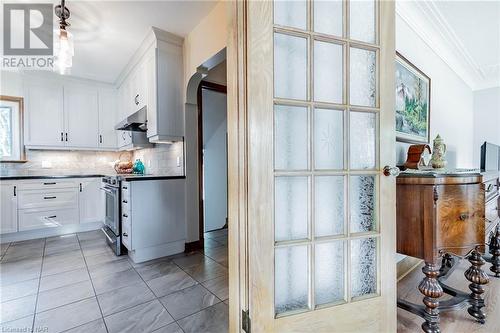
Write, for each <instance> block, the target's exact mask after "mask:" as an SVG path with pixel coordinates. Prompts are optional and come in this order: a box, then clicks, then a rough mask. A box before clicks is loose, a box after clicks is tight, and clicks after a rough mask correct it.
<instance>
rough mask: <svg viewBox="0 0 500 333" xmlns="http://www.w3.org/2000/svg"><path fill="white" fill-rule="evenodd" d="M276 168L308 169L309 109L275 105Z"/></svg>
mask: <svg viewBox="0 0 500 333" xmlns="http://www.w3.org/2000/svg"><path fill="white" fill-rule="evenodd" d="M274 110H275V111H274V112H275V113H274V138H275V139H274V140H275V142H274V167H275V168H276V169H284V170H297V169H307V161H308V159H307V146H308V142H309V140H308V136H307V128H308V126H307V108H304V107H295V106H284V105H275V107H274Z"/></svg>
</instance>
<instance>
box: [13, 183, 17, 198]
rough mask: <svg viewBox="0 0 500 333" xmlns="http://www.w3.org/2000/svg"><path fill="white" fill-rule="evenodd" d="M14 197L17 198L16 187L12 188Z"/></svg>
mask: <svg viewBox="0 0 500 333" xmlns="http://www.w3.org/2000/svg"><path fill="white" fill-rule="evenodd" d="M14 196H15V197H16V196H17V186H14Z"/></svg>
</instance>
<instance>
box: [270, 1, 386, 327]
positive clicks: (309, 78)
mask: <svg viewBox="0 0 500 333" xmlns="http://www.w3.org/2000/svg"><path fill="white" fill-rule="evenodd" d="M313 6H314V5H313V3H312V1H308V2H307V16H306V17H307V23H306V26H307V30H301V29H297V28H293V27H286V26H282V25H277V24H275V26H274V34H275V35H276V34H284V35H291V36H297V37H301V38H305V39H306V40H307V59H306V63H307V75H306V96H307V98H306V99H305V100H298V99H293V98H286V97H276V96H275V98H274V104H275V106H287V105H288V106H298V107H306V108H307V113H308V116H307V128H308V131H307V139H308V141H309V147H308V152H307V159H308V161H307V165H308V169H307V170H287V169H277V168H276V169H275V172H274V174H275V179H277V178H278V177H286V176H288V177H291V176H302V177H307V180H308V204H307V207H308V221H307V225H308V230H307V235H308V236H307V238H301V239H295V240H284V241H277V242H275V248H276V249H285V248H290V247H294V246H306V247H307V255H308V265H307V266H308V267H307V268H306V269H307V270H308V272H309V274H308V280H309V290H308V306H307V308H295V309H293V308H292V309H290V310H291V311H288V310H287V309H285V311H283V312H282V311H280V310H279V309H276V310H278V311H276V312H277V317H280V316H283V315H291V314H294V313H297V312H304V311H310V310H314V309H317V308H323V307H330V306H333V305H338V304H343V303H346V302H351V301H356V300H360V299H365V298H370V297H374V296H376V295H378V294H379V285H380V281H379V279H378V277H379V276H380V275H379V270H380V267H379V266H380V265H379V247H380V244H379V238H380V237H379V219H378V210H379V172H378V171H377V170H376V169H377V166H378V165H379V142H378V133H379V117H378V112H379V105H380V104H379V98H380V96H379V58H380V57H379V52H380V51H379V46H378V28H376V29H375V30H376V31H375V40H376V41H377V43H376V44H369V43H365V42H360V41H353V40H350V39H349V38H347V37H346V36H347V35H348V33H349V27H348V24H349V22H348V19H347V13H348V11H349V4H348V2H346V1H344V2H343V12H344V18H343V35H342V36H333V35H327V34H324V33H317V32H314V31H312V27H313V26H314V22H313V17H312V15H311V13H313ZM375 8H376V9H375V22H376V27H378V6H375ZM316 41H320V42H326V43H332V44H333V45H341V46H342V50H343V51H342V54H343V59H342V64H343V72H342V80H343V83H342V85H343V89H342V101H341V102H339V103H333V102H322V101H315V100H314V76H313V74H314V43H315V42H316ZM351 48H356V49H357V50H366V51H374V52H375V96H374V100H375V101H374V105H372V106H357V105H351V104H350V102H349V100H350V95H349V93H350V87H349V82H350V81H349V79H350V78H349V76H350V75H349V71H350V63H349V58H350V50H351ZM275 61H276V59H275ZM275 91H276V90H275ZM315 109H326V110H332V111H336V112H342V114H343V116H342V118H343V119H342V122H343V143H342V148H343V166H344V168H343V169H335V168H331V169H319V168H316V166H315V161H314V156H315V151H314V135H315V132H314V130H315V129H314V111H315ZM274 112H275V111H274ZM351 112H356V113H361V112H369V113H372V114H374V115H375V129H374V130H375V138H376V142H375V165H374V168H370V169H368V170H356V169H351V166H350V164H351V162H350V160H351V158H350V149H351V148H350V147H349V144H348V141H349V140H348V138H349V136H350V132H351V131H350V125H351V124H350V118H351ZM275 115H276V114H275ZM294 134H295V135H296V133H294ZM321 176H337V177H339V176H340V177H342V178H343V179H344V184H343V185H344V186H343V187H344V219H343V229H344V230H343V233H340V234H335V235H326V236H321V237H316V236H314V235H315V225H316V223H315V222H316V221H315V217H314V204H315V178H316V177H321ZM354 176H372V177H373V178H374V183H375V190H374V195H375V198H374V203H373V205H374V207H373V209H374V218H373V219H374V225H373V228H372V230H368V231H362V232H355V233H351V231H350V230H351V226H350V221H351V212H350V209H351V207H350V203H351V200H350V198H349V195H350V194H349V188H350V184H351V178H352V177H354ZM274 200H275V205H276V197H275V199H274ZM275 207H276V206H275ZM276 213H279V212H276ZM356 240H360V241H364V242H366V241H368V242H369V243H370V244H372V246H371V248H373V247H374V249H375V257H374V261H375V262H376V265H375V266H374V267H375V268H374V269H375V273H374V274H376V276H375V279H376V282H375V284H374V290H371V292H370V293H369V294H366V295H361V296H356V295H357V294H358V291H355V292H354V293H353V295H351V292H352V290H351V287H355V286H354V285H353V286H351V279H350V278H349V277H350V276H351V273H352V272H351V269H353V268H352V267H351V263H352V260H351V252H352V251H353V249H354V245H355V241H356ZM339 242H340V243H342V246H341V247H342V248H343V249H344V250H343V276H344V285H343V287H344V298H343V299H341V300H340V299H337V300H332V301H331V302H322V301H321V300H319V302H317V301H316V300H315V278H314V277H315V260H316V259H315V258H316V254H315V250H316V247H317V245H320V244H335V243H339ZM373 244H374V245H373ZM355 259H356V260H355V264H358V263H359V261H360V260H361V259H366V258H355ZM368 259H369V258H368ZM363 267H364V266H363ZM275 288H276V286H275ZM373 291H375V292H373ZM318 303H321V304H319V305H318Z"/></svg>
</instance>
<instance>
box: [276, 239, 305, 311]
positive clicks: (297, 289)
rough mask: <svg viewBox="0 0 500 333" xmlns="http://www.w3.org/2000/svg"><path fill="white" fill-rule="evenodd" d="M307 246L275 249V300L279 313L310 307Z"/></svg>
mask: <svg viewBox="0 0 500 333" xmlns="http://www.w3.org/2000/svg"><path fill="white" fill-rule="evenodd" d="M308 262H309V261H308V258H307V246H306V245H302V246H292V247H285V248H276V249H275V264H274V265H275V267H274V269H275V282H274V283H275V285H274V302H275V305H274V306H275V312H276V313H277V314H279V313H283V312H287V311H293V310H299V309H307V308H308V290H309V283H308V271H309V267H308Z"/></svg>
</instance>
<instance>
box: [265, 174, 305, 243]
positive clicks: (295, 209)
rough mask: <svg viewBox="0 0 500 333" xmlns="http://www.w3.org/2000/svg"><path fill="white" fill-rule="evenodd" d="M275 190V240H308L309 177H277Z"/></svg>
mask: <svg viewBox="0 0 500 333" xmlns="http://www.w3.org/2000/svg"><path fill="white" fill-rule="evenodd" d="M274 190H275V207H274V226H275V235H274V238H275V240H276V241H285V240H292V239H301V238H307V221H308V216H309V213H308V204H307V203H308V199H307V198H308V197H309V196H308V184H307V177H276V180H275V189H274Z"/></svg>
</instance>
